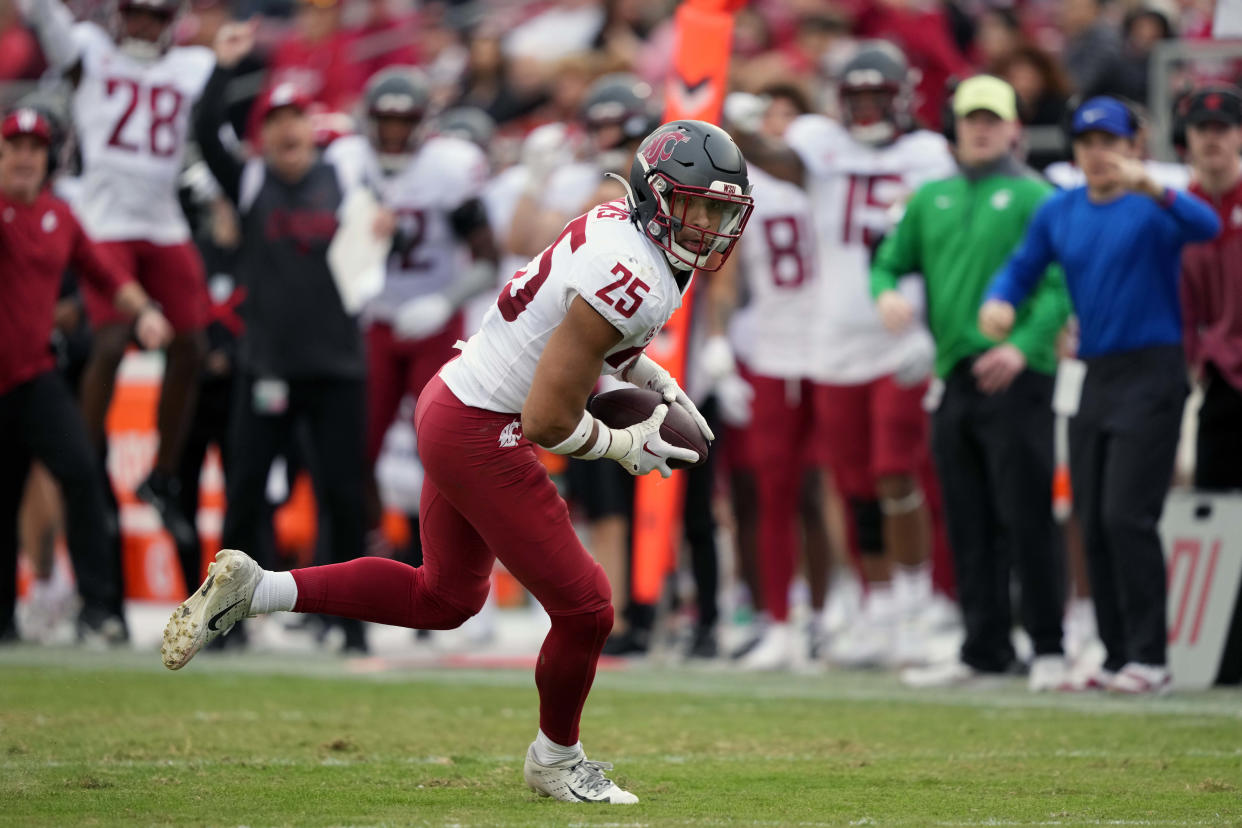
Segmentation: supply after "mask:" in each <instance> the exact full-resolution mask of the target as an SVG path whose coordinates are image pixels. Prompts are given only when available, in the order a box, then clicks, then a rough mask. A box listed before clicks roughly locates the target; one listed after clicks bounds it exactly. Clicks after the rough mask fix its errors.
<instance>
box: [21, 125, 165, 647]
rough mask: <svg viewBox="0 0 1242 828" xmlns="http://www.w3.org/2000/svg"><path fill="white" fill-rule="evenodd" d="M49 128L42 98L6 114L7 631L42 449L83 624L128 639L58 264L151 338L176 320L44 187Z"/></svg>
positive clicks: (151, 344)
mask: <svg viewBox="0 0 1242 828" xmlns="http://www.w3.org/2000/svg"><path fill="white" fill-rule="evenodd" d="M50 139H51V129H50V127H49V125H48V122H47V121H46V120H45V119H44V118H43V116H42V115H40V114H39V113H38V112H37V111H35V110H33V109H17V110H14V111H13V112H11V113H9V114H8V115H7V116H6V117H5V118H4V120H3V123H2V124H0V274H4V278H0V433H3V434H4V439H3V440H0V641H6V640H14V639H16V637H17V631H16V628H15V627H14V626H13V609H14V603H15V600H16V594H17V593H16V572H17V510H18V506H19V504H20V503H21V498H22V491H23V490H24V488H25V484H26V475H27V473H28V472H29V470H30V464H31V462H32V461H33V460H36V459H37V460H39V461H40V462H42V463H43V464H44V465H45V466H46V467H47V468H48V470H49V471H51V473H52V476H53V477H55V478H56V481H57V482H58V483H59V484H60V487H61V491H62V492H63V493H64V499H65V509H66V512H67V521H66V522H67V531H68V539H69V553H70V556H71V558H72V560H73V564H74V573H75V576H76V578H77V584H78V591H79V593H80V594H81V596H82V605H83V606H82V613H81V615H80V616H79V621H78V631H79V635H81V636H83V637H95V638H99V639H102V640H103V641H105V642H107V643H120V642H121V641H123V640H124V639H125V637H126V631H125V622H124V619H123V616H122V615H121V600H122V596H121V590H120V583H119V582H118V581H117V578H116V571H117V568H116V566H115V561H114V560H113V556H112V545H111V542H110V540H109V532H108V528H107V525H108V521H107V513H106V511H105V508H106V507H105V500H104V491H103V481H102V479H101V478H100V477H99V475H98V474H97V473H96V470H95V461H94V456H95V453H94V451H93V449H92V448H91V444H90V441H89V439H88V438H87V436H86V426H85V424H84V423H83V420H82V414H81V412H80V411H79V410H78V406H77V403H76V402H75V401H74V398H73V395H72V394H71V393H70V391H69V388H68V387H67V386H66V385H65V382H64V380H63V379H62V378H61V376H60V374H58V373H57V372H56V370H55V359H54V357H53V354H52V349H51V338H52V328H53V317H54V313H53V310H54V308H55V305H56V300H57V298H58V296H59V293H60V283H61V274H62V273H63V272H64V270H65V268H66V267H67V266H72V267H73V268H74V270H75V271H76V272H77V274H78V275H79V276H80V277H81V278H82V279H83V280H84V281H85V282H86V283H87V284H89V285H91V286H92V287H93V288H94V289H95V290H97V291H99V292H100V294H101V295H106V296H108V297H109V298H110V299H111V301H112V302H113V304H114V305H115V307H116V309H117V311H118V312H119V313H120V314H121V315H122V316H123V317H125V318H127V319H129V320H130V321H131V323H133V325H134V333H136V334H137V337H138V340H139V341H140V342H141V343H142V344H143V345H144V346H145V347H148V348H159V347H162V346H163V345H164V344H165V343H167V341H168V340H169V339H170V338H171V336H172V328H171V327H170V326H169V324H168V320H167V319H165V318H164V316H163V314H161V313H160V311H159V310H158V309H157V308H156V307H155V305H154V304H152V303H151V300H150V299H149V298H148V297H147V294H146V292H145V291H143V289H142V288H141V287H140V286H139V285H138V283H137V282H135V281H134V280H133V278H132V276H131V275H130V274H129V273H127V272H125V271H123V270H121V269H120V268H119V267H118V266H117V265H116V264H115V263H114V262H113V260H112V259H110V258H105V257H102V256H101V255H100V253H99V250H98V248H97V247H96V245H95V244H94V242H92V241H91V240H90V239H89V238H88V237H87V236H86V234H85V233H84V232H83V230H82V227H81V226H80V225H79V224H78V221H77V219H75V218H74V215H73V212H72V211H71V210H70V209H69V206H68V205H67V204H65V203H64V202H63V201H61V200H60V199H58V198H56V197H55V196H53V195H52V194H51V193H50V192H49V191H48V190H47V189H45V188H44V186H43V184H44V180H45V178H46V176H47V164H48V144H49V142H50Z"/></svg>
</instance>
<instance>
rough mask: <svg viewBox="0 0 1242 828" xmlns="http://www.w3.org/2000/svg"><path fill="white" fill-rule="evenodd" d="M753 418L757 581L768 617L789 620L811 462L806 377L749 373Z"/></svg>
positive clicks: (811, 414) (810, 394)
mask: <svg viewBox="0 0 1242 828" xmlns="http://www.w3.org/2000/svg"><path fill="white" fill-rule="evenodd" d="M750 382H751V386H752V387H753V388H754V390H755V397H754V403H753V405H754V418H753V421H754V422H755V423H762V427H761V428H753V429H751V430H750V433H749V434H748V435H747V438H748V439H749V441H750V450H751V451H752V452H753V457H754V458H755V460H756V462H755V463H754V469H755V482H756V485H757V487H758V490H759V576H760V577H759V582H760V584H761V588H762V589H763V607H764V609H765V610H767V611H768V613H769V614H770V615H771V616H772V620H773V621H776V622H778V623H783V622H785V621H787V620H788V619H789V584H790V582H791V581H792V580H793V576H794V569H795V567H796V565H797V562H798V550H799V548H800V546H801V544H800V543H799V540H798V533H799V522H798V509H799V505H800V500H799V497H800V494H801V490H802V485H803V478H804V474H803V472H804V470H805V469H806V468H809V467H813V466H814V465H815V457H814V452H813V451H812V449H813V446H814V440H815V411H814V404H815V395H814V386H813V385H812V383H811V382H810V380H798V379H783V378H780V377H765V376H759V375H753V376H752V377H751V378H750Z"/></svg>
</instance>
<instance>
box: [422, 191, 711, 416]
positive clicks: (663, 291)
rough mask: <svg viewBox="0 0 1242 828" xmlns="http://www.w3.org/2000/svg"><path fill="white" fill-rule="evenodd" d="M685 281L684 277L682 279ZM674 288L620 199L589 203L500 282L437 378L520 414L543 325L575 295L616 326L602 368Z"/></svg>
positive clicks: (658, 315) (627, 346) (612, 363)
mask: <svg viewBox="0 0 1242 828" xmlns="http://www.w3.org/2000/svg"><path fill="white" fill-rule="evenodd" d="M686 284H687V285H689V279H687V280H686ZM682 293H683V289H682V288H680V287H678V285H677V282H676V281H675V280H674V278H673V272H672V268H670V267H669V264H668V259H666V258H665V256H664V251H662V250H661V249H660V248H659V247H657V246H656V245H655V244H654V243H652V242H651V240H650V239H648V238H647V237H646V236H645V235H643V234H642V233H641V232H640V231H639V230H638V228H637V227H635V226H634V224H633V222H631V221H630V213H629V208H628V207H627V206H626V203H625V202H624V201H610V202H606V203H604V204H600V205H599V206H597V207H595V208H593V209H592V210H591V211H590V212H588V213H586V214H584V215H581V216H579V217H578V218H576V219H574V220H573V221H571V222H570V223H569V224H568V225H566V226H565V229H564V231H562V232H561V235H560V236H559V237H558V238H557V239H556V241H555V242H553V243H552V244H551V245H550V246H549V247H548V248H547V249H546V250H544V251H543V252H542V253H541V254H539V255H538V256H536V257H535V258H534V259H532V260H531V261H530V263H529V264H528V265H526V267H525V268H524V269H522V270H520V271H518V273H517V275H515V276H514V277H513V279H511V280H510V281H509V283H508V284H506V285H505V287H504V289H503V290H502V291H501V292H500V297H499V299H498V300H497V302H496V304H495V305H494V306H493V307H492V309H491V310H489V311H488V312H487V315H486V316H485V317H484V318H483V325H482V327H481V328H480V329H479V332H478V333H476V334H475V335H474V336H472V337H470V340H469V341H468V342H466V343H464V344H463V345H462V349H461V356H460V357H459V358H458V359H455V360H453V361H452V362H450V363H448V364H447V365H445V366H444V367H443V368H442V369H440V376H442V377H443V378H444V382H445V383H446V384H447V385H448V387H449V389H450V390H451V391H452V392H453V393H454V394H456V395H457V398H458V399H460V400H461V401H462V402H464V403H465V404H466V405H471V406H474V407H476V408H483V409H486V410H488V411H499V412H503V413H512V414H516V413H519V412H521V410H522V405H523V404H524V403H525V401H526V395H527V394H528V393H529V392H530V386H531V382H532V381H533V380H534V378H535V367H536V366H537V365H538V364H539V357H540V356H541V355H542V354H543V349H544V346H545V345H547V343H548V338H549V337H550V336H551V335H552V331H554V330H556V327H557V326H558V325H559V324H560V323H561V320H562V319H564V318H565V314H566V313H567V312H568V311H569V306H570V304H571V303H572V302H573V301H574V298H575V297H577V296H581V297H582V298H583V299H584V300H586V301H587V303H589V304H590V305H591V307H592V308H594V309H595V310H596V311H598V312H599V314H600V315H601V316H603V317H604V318H605V319H607V320H608V321H609V322H610V323H612V325H613V326H614V327H615V328H616V329H617V330H618V331H620V332H621V341H620V342H619V343H618V344H617V345H616V347H614V348H613V349H612V350H611V351H609V352H608V356H607V357H606V359H605V360H604V367H603V372H602V373H604V374H615V373H617V372H619V371H620V370H622V369H623V368H625V367H626V365H628V364H629V363H630V362H631V361H633V360H634V359H635V358H636V357H638V355H639V354H641V353H642V350H643V348H645V347H646V346H647V344H648V343H649V342H651V340H652V339H653V338H654V337H655V335H656V334H657V333H658V332H659V330H660V328H662V327H663V326H664V323H665V322H667V321H668V318H669V317H670V316H672V315H673V312H674V311H675V310H677V308H679V307H680V306H681V297H682Z"/></svg>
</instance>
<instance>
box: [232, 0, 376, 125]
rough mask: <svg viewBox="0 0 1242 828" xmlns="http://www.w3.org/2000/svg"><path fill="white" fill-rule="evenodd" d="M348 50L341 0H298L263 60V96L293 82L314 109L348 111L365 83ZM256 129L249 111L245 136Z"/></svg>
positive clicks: (253, 113)
mask: <svg viewBox="0 0 1242 828" xmlns="http://www.w3.org/2000/svg"><path fill="white" fill-rule="evenodd" d="M350 46H351V35H350V34H349V33H348V32H346V31H345V30H344V29H342V27H341V0H298V7H297V16H296V17H295V18H294V28H293V30H292V31H290V32H289V33H288V34H287V35H286V37H285V38H284V40H283V41H282V42H281V43H280V44H279V45H278V46H277V47H276V50H275V51H274V52H273V53H272V54H271V56H270V57H269V58H268V76H267V83H266V88H265V94H266V93H270V92H271V90H273V89H275V88H276V87H278V86H282V85H284V84H286V83H293V84H296V85H297V86H298V88H299V89H301V90H302V92H303V93H304V94H305V95H306V97H307V99H308V100H309V101H310V103H311V104H314V105H317V106H316V108H321V109H323V110H326V111H329V112H346V111H348V110H349V108H350V107H351V106H352V105H353V102H354V99H355V98H356V97H357V95H358V93H359V92H360V91H361V90H362V83H363V81H364V80H365V78H364V77H363V76H361V75H360V74H359V72H358V67H357V66H356V65H355V64H354V63H353V62H352V60H351V53H350ZM259 126H260V124H259V122H258V110H257V108H255V110H254V111H253V112H252V113H251V115H250V128H249V129H248V130H247V135H248V136H249V137H250V138H252V139H253V138H255V137H256V136H257V135H258V131H259Z"/></svg>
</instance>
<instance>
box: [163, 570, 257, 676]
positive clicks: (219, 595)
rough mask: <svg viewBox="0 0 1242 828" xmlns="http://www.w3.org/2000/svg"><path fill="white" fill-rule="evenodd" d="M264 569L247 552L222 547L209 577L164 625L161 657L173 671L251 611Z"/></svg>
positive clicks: (208, 572) (208, 574) (208, 573)
mask: <svg viewBox="0 0 1242 828" xmlns="http://www.w3.org/2000/svg"><path fill="white" fill-rule="evenodd" d="M262 577H263V569H262V568H261V567H260V566H259V565H258V564H257V563H255V562H254V559H253V558H251V557H250V556H249V555H247V554H246V553H245V552H239V551H238V550H236V549H221V550H220V551H219V552H217V553H216V560H215V562H214V563H212V564H211V565H210V566H208V567H207V580H206V581H204V582H203V585H202V586H200V587H199V588H198V589H196V590H195V591H194V593H193V594H192V595H190V597H189V598H186V599H185V600H184V601H183V602H181V605H180V606H179V607H177V608H176V609H175V610H173V614H172V617H171V618H169V619H168V624H167V625H165V627H164V645H163V647H161V648H160V657H161V658H163V660H164V666H165V667H167V668H168V669H169V670H180V669H181V668H182V667H184V666H185V665H186V664H187V663H189V661H190V659H192V658H194V655H195V654H196V653H197V652H198V651H199V650H201V649H202V648H203V647H204V646H206V645H207V644H209V643H210V642H211V641H213V640H214V639H215V638H217V637H218V636H220V635H223V634H224V633H227V632H228V631H229V630H230V629H232V628H233V625H234V624H236V623H237V622H238V621H240V620H242V619H243V618H245V617H246V615H247V614H248V613H249V612H250V602H251V600H252V599H253V598H254V590H255V587H257V586H258V585H259V579H260V578H262Z"/></svg>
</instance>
